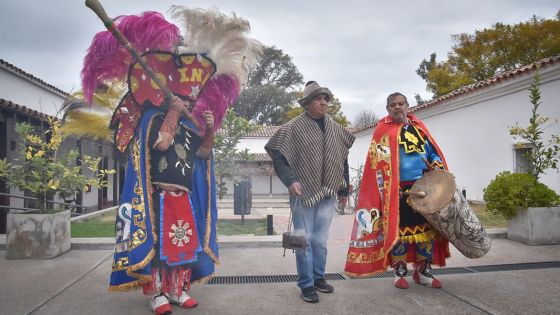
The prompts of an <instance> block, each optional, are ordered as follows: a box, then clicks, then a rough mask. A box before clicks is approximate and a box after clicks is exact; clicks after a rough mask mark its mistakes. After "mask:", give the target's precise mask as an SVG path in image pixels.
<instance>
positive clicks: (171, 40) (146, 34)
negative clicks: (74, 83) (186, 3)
mask: <svg viewBox="0 0 560 315" xmlns="http://www.w3.org/2000/svg"><path fill="white" fill-rule="evenodd" d="M114 22H115V25H116V27H117V29H118V30H119V31H120V32H121V33H122V34H123V35H124V37H125V38H126V39H128V41H129V42H130V43H131V44H132V46H134V48H136V50H138V51H139V52H141V53H142V52H146V51H155V50H163V51H172V50H173V48H174V47H176V46H177V45H178V44H179V41H180V39H181V36H180V33H179V29H178V28H177V26H175V25H174V24H172V23H169V22H168V21H166V20H165V18H164V17H163V16H162V15H161V14H159V13H157V12H145V13H143V14H141V15H128V16H119V17H117V18H115V21H114ZM132 62H133V60H132V56H130V54H129V53H128V51H127V50H126V49H125V48H124V47H122V46H121V45H120V44H119V42H118V41H117V39H116V38H115V37H114V36H113V35H112V34H111V32H109V31H102V32H99V33H97V35H95V37H94V38H93V40H92V42H91V45H90V47H89V49H88V52H87V54H86V56H85V58H84V66H83V68H82V88H83V90H84V97H85V99H86V101H87V102H91V98H92V95H93V93H94V92H95V90H96V89H97V87H98V86H103V85H105V82H106V81H114V80H117V81H120V80H124V79H126V74H127V72H128V67H129V66H130V64H131V63H132Z"/></svg>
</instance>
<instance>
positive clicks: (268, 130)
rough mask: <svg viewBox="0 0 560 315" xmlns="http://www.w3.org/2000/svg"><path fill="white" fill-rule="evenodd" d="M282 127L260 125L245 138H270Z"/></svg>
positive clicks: (350, 128)
mask: <svg viewBox="0 0 560 315" xmlns="http://www.w3.org/2000/svg"><path fill="white" fill-rule="evenodd" d="M280 127H281V126H263V125H259V126H257V127H256V128H255V130H253V131H251V132H249V133H248V134H246V135H245V136H244V138H270V137H272V136H273V135H274V133H275V132H276V131H277V130H278V129H280ZM371 127H372V126H365V127H360V128H354V127H345V128H346V130H348V131H350V132H351V133H356V132H359V131H362V130H364V129H367V128H371Z"/></svg>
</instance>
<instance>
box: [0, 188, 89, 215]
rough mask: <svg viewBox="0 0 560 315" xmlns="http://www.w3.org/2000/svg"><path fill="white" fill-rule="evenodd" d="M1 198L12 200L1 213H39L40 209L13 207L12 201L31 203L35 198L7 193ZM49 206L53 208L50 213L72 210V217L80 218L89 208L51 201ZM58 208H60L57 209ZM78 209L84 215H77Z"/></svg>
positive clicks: (0, 209) (2, 206)
mask: <svg viewBox="0 0 560 315" xmlns="http://www.w3.org/2000/svg"><path fill="white" fill-rule="evenodd" d="M0 196H6V197H9V198H10V201H9V202H8V205H0V211H8V212H14V213H37V212H39V209H36V208H21V207H14V206H12V205H11V204H12V202H11V199H12V198H15V199H23V200H31V201H35V202H38V201H37V198H33V197H25V196H16V195H12V194H6V193H0ZM47 204H48V205H52V206H51V207H48V209H49V210H48V212H57V211H61V210H70V211H71V215H72V216H78V215H81V214H84V213H85V212H86V211H87V209H88V207H85V206H82V205H77V204H74V203H64V202H57V201H50V200H47ZM55 206H58V207H55ZM78 209H82V210H83V211H81V212H83V213H77V212H76V211H77V210H78Z"/></svg>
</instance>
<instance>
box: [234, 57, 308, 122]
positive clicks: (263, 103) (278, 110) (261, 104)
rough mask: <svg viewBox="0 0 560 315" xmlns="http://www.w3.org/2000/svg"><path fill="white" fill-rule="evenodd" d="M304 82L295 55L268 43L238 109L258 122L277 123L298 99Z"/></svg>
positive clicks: (250, 75) (241, 114)
mask: <svg viewBox="0 0 560 315" xmlns="http://www.w3.org/2000/svg"><path fill="white" fill-rule="evenodd" d="M302 84H303V76H302V75H301V73H300V72H299V71H298V69H297V67H296V66H295V64H294V63H293V61H292V57H290V56H289V55H287V54H285V53H284V52H283V51H282V50H281V49H278V48H276V47H274V46H265V47H264V49H263V55H262V59H261V60H260V61H259V63H258V64H257V65H256V67H255V69H253V70H252V71H251V72H250V73H249V79H248V82H247V86H246V88H245V89H244V90H243V91H242V92H241V95H239V98H238V99H237V103H236V104H235V106H234V108H235V111H236V113H237V114H238V115H239V116H241V117H244V118H245V119H247V120H249V121H251V122H254V123H257V124H263V125H266V124H271V125H278V124H279V123H280V122H281V120H282V118H283V117H284V115H285V113H286V111H287V110H288V109H289V108H290V106H291V105H292V104H293V103H294V102H295V101H296V100H297V90H298V89H299V86H301V85H302Z"/></svg>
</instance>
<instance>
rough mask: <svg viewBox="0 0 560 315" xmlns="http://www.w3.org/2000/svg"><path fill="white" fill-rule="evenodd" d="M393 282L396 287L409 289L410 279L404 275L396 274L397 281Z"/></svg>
mask: <svg viewBox="0 0 560 315" xmlns="http://www.w3.org/2000/svg"><path fill="white" fill-rule="evenodd" d="M393 284H394V285H395V288H399V289H408V281H406V278H404V277H399V276H395V282H393Z"/></svg>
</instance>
